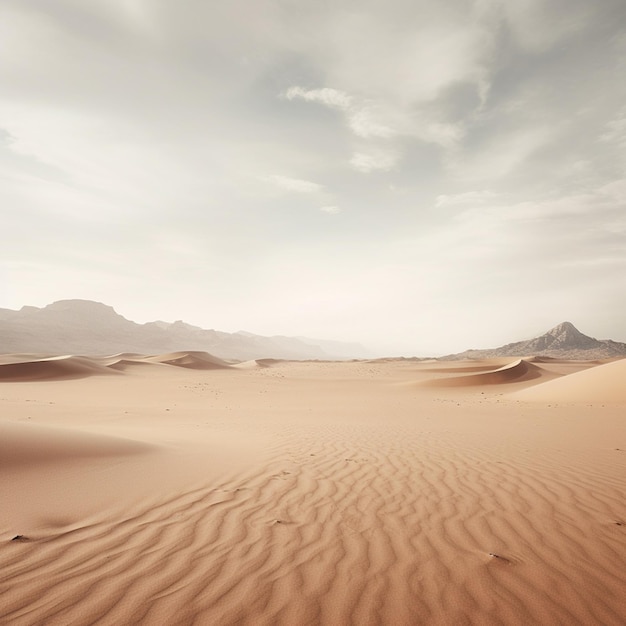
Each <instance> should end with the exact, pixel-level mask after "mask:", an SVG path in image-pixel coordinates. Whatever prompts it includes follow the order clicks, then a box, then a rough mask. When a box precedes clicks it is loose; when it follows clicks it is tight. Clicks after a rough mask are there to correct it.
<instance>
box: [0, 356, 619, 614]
mask: <svg viewBox="0 0 626 626" xmlns="http://www.w3.org/2000/svg"><path fill="white" fill-rule="evenodd" d="M2 363H3V364H2V365H0V380H3V382H0V410H1V413H0V415H1V418H0V471H1V472H2V480H1V481H0V501H1V502H2V507H1V508H0V571H1V572H2V576H1V577H0V578H1V580H0V623H3V624H4V623H6V624H12V625H22V624H29V625H30V624H32V625H34V624H44V623H45V624H47V625H48V624H59V625H61V624H63V625H65V624H92V623H98V624H112V625H113V624H115V625H119V624H137V623H146V624H254V625H258V624H267V625H270V624H272V625H273V624H288V625H294V624H329V625H341V624H359V625H361V624H390V625H401V624H494V623H504V624H531V623H535V624H623V623H624V622H625V621H626V608H625V605H624V588H626V549H625V545H626V504H625V502H626V500H625V498H624V478H625V477H626V420H624V415H625V411H626V392H624V390H623V389H622V386H623V385H622V384H621V383H622V381H623V380H624V376H625V375H626V361H617V362H614V363H607V364H598V363H574V362H559V361H553V360H548V361H546V362H542V361H541V360H532V359H527V360H521V361H520V360H515V359H509V360H506V359H505V360H493V361H488V362H465V363H458V362H456V363H436V362H430V363H419V362H415V361H403V360H380V361H373V362H350V363H323V362H307V363H296V362H277V361H262V362H251V363H247V364H244V365H243V366H237V367H231V366H229V364H226V363H224V362H221V361H219V360H211V358H210V357H209V356H208V355H202V354H198V353H190V354H182V353H177V354H174V355H164V356H163V357H161V358H150V359H148V358H144V357H139V356H137V355H118V356H117V357H112V358H110V359H86V358H84V357H82V358H78V357H64V358H63V359H53V360H49V359H45V358H43V357H40V358H38V359H34V358H27V356H26V355H21V356H20V355H14V356H12V357H5V358H4V360H3V362H2ZM5 367H7V369H3V368H5Z"/></svg>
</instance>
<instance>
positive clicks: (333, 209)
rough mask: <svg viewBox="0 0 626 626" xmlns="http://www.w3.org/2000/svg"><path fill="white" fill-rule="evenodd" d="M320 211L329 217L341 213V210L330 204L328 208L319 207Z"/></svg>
mask: <svg viewBox="0 0 626 626" xmlns="http://www.w3.org/2000/svg"><path fill="white" fill-rule="evenodd" d="M320 211H322V212H323V213H328V214H329V215H336V214H337V213H341V208H340V207H338V206H337V205H335V204H330V205H328V206H322V207H320Z"/></svg>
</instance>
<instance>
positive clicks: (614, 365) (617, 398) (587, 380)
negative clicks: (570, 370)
mask: <svg viewBox="0 0 626 626" xmlns="http://www.w3.org/2000/svg"><path fill="white" fill-rule="evenodd" d="M625 381H626V359H621V360H619V361H613V362H611V363H605V364H603V365H598V366H597V367H593V368H591V369H587V370H585V371H582V372H576V373H574V374H570V375H569V376H566V377H564V378H562V379H559V380H553V381H550V382H547V383H544V384H541V385H538V386H536V387H533V388H532V389H527V390H524V391H520V392H519V393H518V394H516V397H517V398H519V399H520V400H527V401H539V402H608V403H621V404H626V384H625Z"/></svg>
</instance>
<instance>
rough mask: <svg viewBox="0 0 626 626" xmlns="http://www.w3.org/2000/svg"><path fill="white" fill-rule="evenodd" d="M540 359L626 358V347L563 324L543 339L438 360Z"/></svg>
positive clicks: (569, 324)
mask: <svg viewBox="0 0 626 626" xmlns="http://www.w3.org/2000/svg"><path fill="white" fill-rule="evenodd" d="M521 356H543V357H550V358H557V359H573V360H593V359H608V358H613V357H616V358H619V357H626V343H619V342H617V341H612V340H610V339H594V338H593V337H589V336H587V335H584V334H583V333H581V332H580V331H579V330H578V329H577V328H576V327H575V326H574V325H573V324H572V323H571V322H562V323H561V324H559V325H558V326H555V327H554V328H552V329H551V330H549V331H548V332H547V333H545V334H544V335H541V336H540V337H535V338H534V339H528V340H527V341H517V342H515V343H508V344H506V345H504V346H500V347H499V348H490V349H487V350H466V351H465V352H460V353H458V354H449V355H447V356H445V357H441V358H442V359H443V360H460V359H490V358H498V357H521Z"/></svg>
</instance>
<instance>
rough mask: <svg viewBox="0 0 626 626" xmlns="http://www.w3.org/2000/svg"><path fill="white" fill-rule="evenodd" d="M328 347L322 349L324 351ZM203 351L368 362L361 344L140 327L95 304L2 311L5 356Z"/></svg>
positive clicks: (177, 326) (241, 357)
mask: <svg viewBox="0 0 626 626" xmlns="http://www.w3.org/2000/svg"><path fill="white" fill-rule="evenodd" d="M322 345H323V347H322ZM179 350H196V351H197V350H200V351H206V352H209V353H210V354H212V355H215V356H216V357H219V358H222V359H228V360H236V361H246V360H250V359H259V358H275V359H340V358H367V357H368V356H369V354H368V352H367V351H366V350H365V348H363V347H362V346H359V345H358V344H347V343H346V344H342V343H340V342H324V341H322V342H319V343H317V342H316V341H315V340H314V339H303V338H296V337H282V336H276V337H264V336H262V335H253V334H251V333H246V332H237V333H226V332H221V331H217V330H206V329H203V328H200V327H198V326H192V325H190V324H186V323H185V322H182V321H177V322H174V323H168V322H161V321H155V322H149V323H147V324H137V323H135V322H132V321H130V320H128V319H126V318H125V317H122V316H121V315H119V314H118V313H117V312H116V311H115V310H114V309H113V308H112V307H110V306H107V305H105V304H102V303H100V302H92V301H91V300H59V301H58V302H54V303H52V304H49V305H48V306H46V307H43V308H37V307H32V306H25V307H22V308H21V309H20V310H19V311H13V310H11V309H0V353H4V354H9V353H31V352H32V353H46V354H82V355H108V354H115V353H118V352H137V353H140V354H158V353H163V352H174V351H179Z"/></svg>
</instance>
